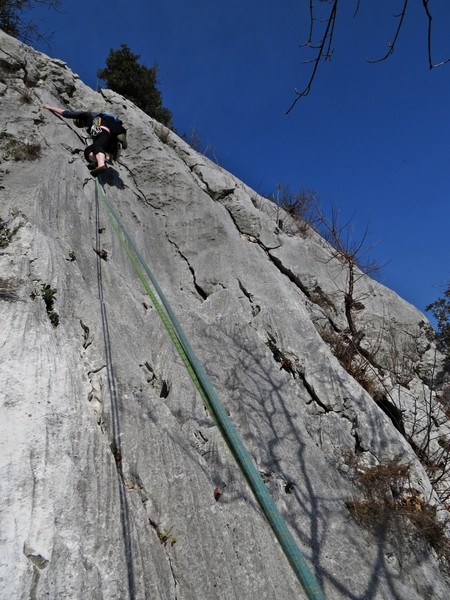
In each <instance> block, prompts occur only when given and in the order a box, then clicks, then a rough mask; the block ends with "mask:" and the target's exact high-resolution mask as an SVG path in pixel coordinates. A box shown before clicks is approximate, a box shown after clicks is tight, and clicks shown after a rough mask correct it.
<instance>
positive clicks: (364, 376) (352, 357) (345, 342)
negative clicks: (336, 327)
mask: <svg viewBox="0 0 450 600" xmlns="http://www.w3.org/2000/svg"><path fill="white" fill-rule="evenodd" d="M319 334H320V336H321V337H322V339H323V340H324V342H326V343H327V344H328V345H329V346H330V349H331V351H332V353H333V354H334V356H335V357H336V358H337V359H338V361H339V363H340V364H341V366H342V367H343V368H344V369H345V370H346V371H347V373H348V374H349V375H351V376H352V377H353V378H354V379H355V380H356V381H357V382H358V383H359V384H360V385H361V386H362V387H363V388H364V389H365V390H366V392H368V393H369V394H370V395H371V396H373V395H374V393H375V391H376V389H377V384H378V377H377V376H376V374H375V371H374V369H373V368H372V366H371V361H370V359H369V358H367V357H366V356H363V355H362V354H361V352H360V351H359V349H358V347H357V346H356V345H355V344H354V342H353V340H352V339H351V337H350V336H349V335H348V334H347V333H345V332H337V331H331V330H329V329H324V328H322V329H319ZM374 354H376V350H374Z"/></svg>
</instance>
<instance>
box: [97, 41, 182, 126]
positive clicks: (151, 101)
mask: <svg viewBox="0 0 450 600" xmlns="http://www.w3.org/2000/svg"><path fill="white" fill-rule="evenodd" d="M139 58H140V55H139V54H134V53H133V52H132V51H131V50H130V48H129V47H128V46H127V44H121V45H120V48H119V49H118V50H113V49H111V50H110V51H109V55H108V57H107V59H106V67H105V68H104V69H99V70H98V71H97V76H98V77H99V78H100V79H102V80H103V81H105V82H106V85H107V86H108V88H110V89H111V90H113V91H114V92H117V93H118V94H122V96H125V98H128V100H131V102H133V103H134V104H135V105H136V106H137V107H138V108H140V109H141V110H143V111H144V112H145V113H147V114H148V115H150V116H151V117H153V118H154V119H156V120H157V121H159V122H160V123H162V124H163V125H166V126H167V127H172V113H171V112H170V110H169V109H167V108H164V107H163V104H162V96H161V92H160V91H159V90H158V88H157V84H158V66H157V65H153V67H146V66H145V65H143V64H141V63H140V62H139Z"/></svg>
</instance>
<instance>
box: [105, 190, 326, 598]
mask: <svg viewBox="0 0 450 600" xmlns="http://www.w3.org/2000/svg"><path fill="white" fill-rule="evenodd" d="M95 185H96V187H95V197H96V201H97V202H98V199H99V197H100V200H101V202H102V205H103V208H104V209H105V212H106V214H107V216H108V219H109V221H110V223H111V227H112V228H113V230H114V232H115V233H116V235H117V237H118V239H119V241H120V244H121V246H122V248H123V249H124V251H125V253H126V254H127V256H128V258H129V260H130V263H131V265H132V267H133V269H134V271H135V273H136V275H137V276H138V277H139V279H140V281H141V283H142V285H143V286H144V289H145V291H146V292H147V294H148V296H149V298H150V300H151V302H152V303H153V305H154V307H155V309H156V310H157V312H158V314H159V316H160V318H161V320H162V322H163V324H164V326H165V328H166V330H167V332H168V334H169V336H170V338H171V340H172V342H173V344H174V346H175V348H176V349H177V351H178V353H179V355H180V357H181V359H182V361H183V363H184V364H185V366H186V368H187V370H188V372H189V374H190V376H191V378H192V381H193V382H194V384H195V386H196V387H197V389H198V391H199V393H200V395H201V397H202V399H203V401H204V403H205V406H206V407H207V409H208V410H209V412H210V414H211V416H212V418H213V419H214V421H215V423H216V425H217V427H218V428H219V430H220V432H221V434H222V436H223V438H224V439H225V441H226V443H227V445H228V447H229V449H230V451H231V453H232V454H233V456H234V458H235V460H236V462H237V463H238V466H239V468H240V470H241V471H242V473H243V475H244V477H245V478H246V480H247V483H248V484H249V486H250V488H251V490H252V492H253V494H254V496H255V498H256V500H257V502H258V503H259V505H260V507H261V509H262V511H263V513H264V515H265V517H266V519H267V521H268V522H269V524H270V526H271V528H272V530H273V532H274V533H275V536H276V537H277V539H278V541H279V543H280V545H281V547H282V549H283V552H284V553H285V555H286V557H287V559H288V561H289V563H290V565H291V567H292V569H293V570H294V572H295V574H296V576H297V578H298V580H299V581H300V583H301V585H302V587H303V589H304V591H305V593H306V595H307V597H308V599H309V600H325V596H324V594H323V592H322V590H321V589H320V586H319V584H318V582H317V580H316V578H315V576H314V574H313V573H312V572H311V570H310V569H309V567H308V565H307V563H306V560H305V558H304V556H303V554H302V552H301V551H300V549H299V548H298V546H297V544H296V542H295V540H294V538H293V536H292V534H291V532H290V530H289V529H288V527H287V525H286V523H285V521H284V520H283V518H282V516H281V515H280V513H279V511H278V508H277V506H276V504H275V502H274V501H273V499H272V497H271V495H270V494H269V492H268V490H267V488H266V486H265V484H264V482H263V480H262V479H261V477H260V475H259V473H258V470H257V469H256V467H255V465H254V464H253V461H252V459H251V457H250V455H249V453H248V452H247V450H246V449H245V447H244V445H243V443H242V441H241V439H240V437H239V435H238V434H237V432H236V430H235V428H234V426H233V424H232V422H231V420H230V419H229V417H228V415H227V413H226V411H225V408H224V407H223V405H222V403H221V402H220V400H219V398H218V396H217V394H216V392H215V390H214V388H213V386H212V384H211V382H210V380H209V378H208V376H207V375H206V373H205V371H204V369H203V367H202V365H201V364H200V362H199V360H198V358H197V357H196V355H195V354H194V351H193V350H192V348H191V346H190V344H189V342H188V340H187V338H186V335H185V333H184V331H183V329H182V327H181V325H180V323H179V322H178V320H177V318H176V316H175V314H174V313H173V311H172V308H171V306H170V304H169V302H168V301H167V299H166V297H165V296H164V294H163V292H162V290H161V288H160V287H159V285H158V282H157V281H156V279H155V277H154V275H153V273H152V272H151V270H150V268H149V266H148V264H147V263H146V261H145V260H144V258H143V257H142V255H141V253H140V252H139V250H138V249H137V247H136V244H135V243H134V241H133V239H132V238H131V237H130V235H129V234H128V232H127V231H126V229H125V227H124V226H123V224H122V222H121V220H120V218H119V216H118V215H117V213H116V212H115V211H114V210H113V208H112V207H111V205H110V204H109V202H108V200H107V198H106V195H105V193H104V191H103V188H102V187H101V185H100V183H99V181H98V180H96V182H95ZM144 272H145V274H146V275H147V277H148V279H149V280H150V282H151V284H152V286H153V288H154V289H152V287H151V286H150V284H149V282H148V280H147V278H146V277H145V275H144Z"/></svg>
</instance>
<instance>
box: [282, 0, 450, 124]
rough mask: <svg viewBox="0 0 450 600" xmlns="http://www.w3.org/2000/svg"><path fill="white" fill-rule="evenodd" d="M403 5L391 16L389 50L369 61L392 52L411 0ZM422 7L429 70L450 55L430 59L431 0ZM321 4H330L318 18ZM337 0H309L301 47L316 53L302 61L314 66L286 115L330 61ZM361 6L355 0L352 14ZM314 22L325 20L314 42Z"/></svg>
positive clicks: (440, 63) (431, 39)
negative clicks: (395, 21)
mask: <svg viewBox="0 0 450 600" xmlns="http://www.w3.org/2000/svg"><path fill="white" fill-rule="evenodd" d="M402 2H403V5H402V8H401V10H400V12H399V13H398V14H395V15H394V17H395V18H398V24H397V27H396V29H395V32H394V36H393V38H392V41H391V42H389V44H388V50H387V52H386V53H385V54H384V56H382V57H381V58H377V59H374V60H368V61H367V62H369V63H372V64H373V63H378V62H382V61H385V60H387V59H388V58H389V57H390V56H391V55H392V54H393V53H394V51H395V47H396V44H397V41H398V39H399V36H400V32H401V30H402V29H403V27H404V22H405V17H406V14H407V12H408V9H409V7H410V0H402ZM421 2H422V6H423V10H424V13H425V16H426V19H427V55H428V66H429V68H430V69H434V68H436V67H440V66H442V65H445V64H447V63H448V62H450V58H448V59H446V60H443V61H441V62H438V63H434V62H433V59H432V48H433V15H432V12H431V9H430V8H429V4H430V0H421ZM323 4H328V5H331V9H330V11H329V13H328V15H327V16H326V17H325V19H322V20H321V19H318V17H317V13H318V11H319V8H318V7H319V6H320V5H323ZM338 4H339V0H309V32H308V40H307V42H306V43H305V44H303V45H302V46H303V47H307V48H310V49H314V50H317V52H316V54H315V56H314V57H313V58H312V59H311V60H310V61H304V62H305V63H308V62H309V63H311V64H312V65H313V67H312V71H311V74H310V77H309V80H308V83H307V84H306V86H305V87H304V88H303V89H302V90H298V89H295V98H294V101H293V102H292V104H291V105H290V107H289V108H288V109H287V110H286V111H285V114H289V113H290V112H291V110H292V109H293V108H294V106H295V105H296V104H297V102H298V101H299V100H300V99H301V98H303V97H305V96H307V95H308V94H309V93H310V91H311V88H312V85H313V83H314V80H315V78H316V76H317V73H318V70H319V66H320V64H321V63H322V62H323V61H326V60H329V59H330V58H331V56H332V54H333V51H334V49H333V40H334V33H335V26H336V16H337V10H338ZM361 5H362V1H361V0H355V10H354V13H353V17H356V16H357V14H358V12H359V10H360V7H361ZM317 22H320V23H321V24H322V25H323V23H325V26H324V30H323V33H322V34H321V35H319V40H318V41H317V42H315V41H314V38H315V35H316V33H317V30H318V29H319V26H318V25H317Z"/></svg>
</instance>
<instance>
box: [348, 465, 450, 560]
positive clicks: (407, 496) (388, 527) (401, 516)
mask: <svg viewBox="0 0 450 600" xmlns="http://www.w3.org/2000/svg"><path fill="white" fill-rule="evenodd" d="M347 463H348V464H349V466H350V468H351V471H352V478H353V481H354V483H355V484H356V485H357V487H358V489H359V492H360V497H359V498H357V499H352V500H349V501H348V502H346V506H347V508H348V510H349V512H350V514H351V515H352V517H353V518H354V519H355V520H356V521H357V522H358V523H360V524H361V525H363V526H364V527H367V528H368V529H370V530H371V531H373V532H378V533H379V532H382V533H383V535H384V534H385V533H389V532H392V533H395V535H398V533H401V532H402V531H403V530H404V529H405V528H406V527H407V526H408V523H410V524H411V525H412V526H413V527H414V530H415V532H416V534H417V535H418V536H419V537H420V538H422V539H423V540H425V541H426V543H428V544H429V545H430V546H432V547H433V548H434V550H435V551H436V552H437V553H438V554H439V555H440V556H441V557H442V558H444V559H445V560H446V561H448V560H449V559H450V542H449V539H448V536H447V534H446V525H447V522H446V521H445V520H444V521H443V520H442V519H440V518H438V514H437V510H436V507H434V506H432V505H430V504H429V503H428V502H427V501H426V500H425V498H424V497H423V495H422V494H421V493H420V492H419V491H418V490H416V489H415V488H414V487H413V486H412V484H411V479H410V466H409V465H405V464H402V463H400V462H397V461H392V462H389V463H386V464H379V465H376V466H374V467H368V466H366V465H363V464H362V463H361V462H360V461H359V460H358V458H356V457H355V456H354V455H353V456H352V457H351V458H350V460H348V457H347Z"/></svg>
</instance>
